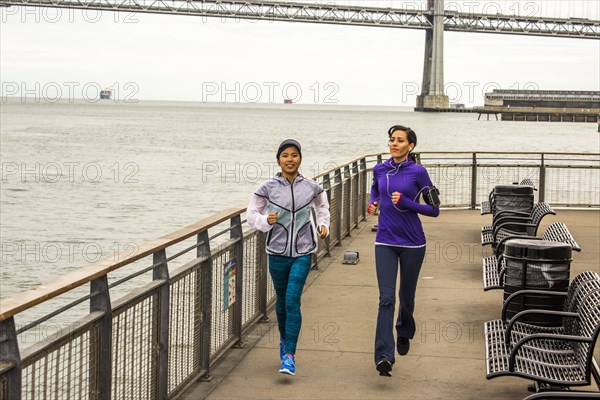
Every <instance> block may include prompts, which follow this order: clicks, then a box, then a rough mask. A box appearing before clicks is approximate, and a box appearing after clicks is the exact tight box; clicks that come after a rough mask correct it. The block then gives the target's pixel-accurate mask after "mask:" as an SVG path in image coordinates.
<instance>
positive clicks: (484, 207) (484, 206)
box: [481, 178, 537, 215]
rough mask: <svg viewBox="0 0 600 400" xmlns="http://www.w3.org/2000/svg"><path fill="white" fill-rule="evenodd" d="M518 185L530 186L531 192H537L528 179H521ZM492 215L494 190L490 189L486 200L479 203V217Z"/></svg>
mask: <svg viewBox="0 0 600 400" xmlns="http://www.w3.org/2000/svg"><path fill="white" fill-rule="evenodd" d="M519 185H523V186H531V187H532V188H533V190H537V189H536V188H535V184H534V183H533V181H532V180H531V179H529V178H525V179H523V180H522V181H521V182H519ZM493 213H494V190H493V189H492V191H491V192H490V194H489V195H488V199H487V200H484V201H482V202H481V215H485V214H493Z"/></svg>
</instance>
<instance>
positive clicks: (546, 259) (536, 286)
mask: <svg viewBox="0 0 600 400" xmlns="http://www.w3.org/2000/svg"><path fill="white" fill-rule="evenodd" d="M571 252H572V249H571V246H570V245H569V244H566V243H559V242H551V241H548V240H535V239H511V240H509V241H507V242H506V245H505V248H504V258H505V263H506V275H505V280H504V300H505V301H506V299H507V298H508V296H510V295H511V294H513V293H515V292H517V291H519V290H521V289H533V290H547V291H556V292H566V291H567V289H568V287H569V276H570V271H571V261H572V258H571ZM563 303H564V297H562V296H561V297H559V296H554V297H549V296H548V297H546V296H540V295H525V296H518V297H517V298H515V299H513V300H512V301H511V303H510V304H508V305H507V307H506V311H507V313H506V318H507V319H510V318H512V317H513V316H515V315H516V314H517V313H519V312H521V311H523V310H528V309H542V310H555V311H562V310H563ZM522 321H523V322H528V323H531V324H535V325H541V326H559V325H561V321H562V318H561V317H554V316H547V315H544V316H540V315H532V316H527V317H526V318H524V319H523V320H522Z"/></svg>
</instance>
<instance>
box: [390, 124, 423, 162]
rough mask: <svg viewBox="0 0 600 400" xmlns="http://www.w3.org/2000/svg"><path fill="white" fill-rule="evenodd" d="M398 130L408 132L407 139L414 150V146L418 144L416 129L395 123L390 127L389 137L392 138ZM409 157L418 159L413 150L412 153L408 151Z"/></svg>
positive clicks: (414, 159)
mask: <svg viewBox="0 0 600 400" xmlns="http://www.w3.org/2000/svg"><path fill="white" fill-rule="evenodd" d="M396 131H403V132H405V133H406V139H407V140H408V143H410V144H412V145H413V150H414V148H415V147H416V146H417V134H416V133H415V131H413V130H412V129H411V128H409V127H407V126H402V125H394V126H392V127H391V128H390V129H388V137H389V138H390V139H391V138H392V135H393V134H394V132H396ZM408 157H409V158H410V159H411V160H413V161H415V162H416V161H417V156H416V155H414V154H413V153H412V150H411V152H410V153H408Z"/></svg>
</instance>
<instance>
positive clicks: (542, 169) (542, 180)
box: [538, 153, 546, 203]
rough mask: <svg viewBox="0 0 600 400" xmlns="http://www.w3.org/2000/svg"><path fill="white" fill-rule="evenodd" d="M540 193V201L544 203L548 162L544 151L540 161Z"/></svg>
mask: <svg viewBox="0 0 600 400" xmlns="http://www.w3.org/2000/svg"><path fill="white" fill-rule="evenodd" d="M538 193H539V194H538V202H540V203H543V202H544V201H545V199H546V164H545V161H544V153H542V159H541V163H540V187H539V189H538Z"/></svg>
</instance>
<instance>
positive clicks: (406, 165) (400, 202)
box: [367, 125, 440, 376]
mask: <svg viewBox="0 0 600 400" xmlns="http://www.w3.org/2000/svg"><path fill="white" fill-rule="evenodd" d="M388 135H389V138H390V139H389V142H388V143H389V148H390V153H391V157H390V158H389V159H388V160H386V161H385V162H384V163H382V164H378V165H376V166H375V167H374V168H373V186H372V187H371V204H370V205H369V207H368V209H367V211H368V212H369V214H372V215H373V214H375V211H376V209H377V206H379V207H380V214H379V222H378V226H377V236H376V239H375V265H376V270H377V283H378V286H379V312H378V315H377V328H376V332H375V365H376V368H377V371H379V374H380V375H382V376H392V374H391V372H392V365H393V364H394V361H395V357H394V355H395V353H394V347H396V349H397V350H398V353H399V354H400V355H405V354H407V353H408V350H409V346H410V339H412V338H413V336H414V334H415V330H416V327H415V320H414V318H413V312H414V308H415V291H416V289H417V281H418V278H419V271H420V270H421V264H422V263H423V259H424V258H425V243H426V242H425V234H424V233H423V228H422V226H421V220H420V219H419V214H423V215H427V216H430V217H437V216H438V215H439V214H440V210H439V208H438V207H437V206H433V205H429V204H421V203H420V202H419V197H420V196H421V195H424V194H425V193H427V192H428V191H429V190H430V189H431V188H433V184H432V183H431V179H429V174H428V173H427V170H426V169H425V168H424V167H423V166H421V165H417V164H415V162H414V160H413V157H412V156H411V154H410V153H411V151H412V150H413V149H414V147H415V146H416V145H417V135H416V134H415V132H414V131H413V130H412V129H410V128H407V127H404V126H401V125H394V126H392V127H391V128H390V129H389V131H388ZM398 264H400V290H399V292H398V295H399V297H400V310H399V312H398V318H397V320H396V334H397V342H396V343H394V332H393V330H394V308H395V303H396V277H397V275H398ZM394 344H396V346H394Z"/></svg>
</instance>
